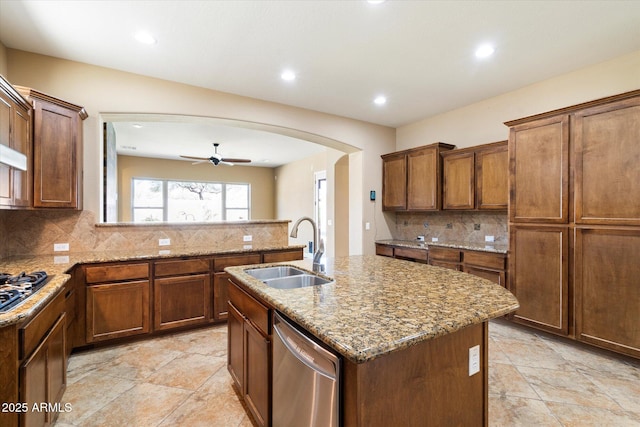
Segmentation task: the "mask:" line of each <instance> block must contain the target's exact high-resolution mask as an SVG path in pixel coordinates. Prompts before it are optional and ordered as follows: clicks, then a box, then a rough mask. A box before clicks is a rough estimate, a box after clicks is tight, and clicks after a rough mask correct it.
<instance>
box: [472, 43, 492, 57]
mask: <svg viewBox="0 0 640 427" xmlns="http://www.w3.org/2000/svg"><path fill="white" fill-rule="evenodd" d="M495 51H496V50H495V48H494V47H493V46H492V45H490V44H483V45H481V46H479V47H478V48H477V49H476V58H487V57H489V56H491V55H493V52H495Z"/></svg>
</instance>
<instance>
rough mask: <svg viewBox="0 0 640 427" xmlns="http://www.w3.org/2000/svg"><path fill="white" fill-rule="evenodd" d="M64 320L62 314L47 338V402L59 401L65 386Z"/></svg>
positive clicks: (65, 333)
mask: <svg viewBox="0 0 640 427" xmlns="http://www.w3.org/2000/svg"><path fill="white" fill-rule="evenodd" d="M66 321H67V319H66V316H65V315H63V316H62V317H61V318H60V320H58V322H57V323H56V325H55V326H54V327H53V329H52V330H51V333H50V335H49V338H48V340H47V341H48V343H47V376H48V383H49V384H48V400H47V401H48V402H60V401H61V400H62V395H63V394H64V391H65V389H66V387H67V352H66V338H67V324H66Z"/></svg>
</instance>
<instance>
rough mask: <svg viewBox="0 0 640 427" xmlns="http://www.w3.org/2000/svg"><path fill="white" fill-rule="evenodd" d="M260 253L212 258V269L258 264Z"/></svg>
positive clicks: (217, 270)
mask: <svg viewBox="0 0 640 427" xmlns="http://www.w3.org/2000/svg"><path fill="white" fill-rule="evenodd" d="M261 258H262V257H261V256H260V254H245V255H232V256H222V257H216V258H214V259H213V270H214V271H216V272H221V271H224V269H225V267H234V266H236V265H249V264H260V262H261Z"/></svg>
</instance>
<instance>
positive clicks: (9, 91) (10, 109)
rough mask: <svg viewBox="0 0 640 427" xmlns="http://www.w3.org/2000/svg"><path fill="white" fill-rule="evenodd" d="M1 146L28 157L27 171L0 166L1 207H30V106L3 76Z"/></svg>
mask: <svg viewBox="0 0 640 427" xmlns="http://www.w3.org/2000/svg"><path fill="white" fill-rule="evenodd" d="M0 144H2V145H4V146H7V147H9V148H11V149H12V150H15V151H18V152H19V153H22V154H24V155H25V156H26V157H27V170H26V171H23V170H20V169H17V168H14V167H11V166H7V165H5V164H0V206H6V207H29V206H31V194H32V185H31V184H32V183H31V174H32V169H33V166H32V155H31V106H30V105H29V104H28V103H27V102H26V101H25V100H24V99H23V98H22V96H20V94H19V93H18V92H17V91H16V90H15V89H14V88H13V87H12V86H11V85H10V84H9V83H8V82H7V81H6V80H4V78H2V77H1V76H0Z"/></svg>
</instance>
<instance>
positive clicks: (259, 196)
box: [118, 156, 276, 222]
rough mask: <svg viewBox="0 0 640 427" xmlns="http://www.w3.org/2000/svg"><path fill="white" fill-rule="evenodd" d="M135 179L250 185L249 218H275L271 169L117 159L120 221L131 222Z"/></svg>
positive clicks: (120, 157) (177, 161)
mask: <svg viewBox="0 0 640 427" xmlns="http://www.w3.org/2000/svg"><path fill="white" fill-rule="evenodd" d="M135 177H140V178H163V179H179V180H194V181H215V182H231V183H235V182H238V183H249V184H251V219H252V220H257V219H276V218H275V203H274V198H275V188H274V178H273V177H274V169H273V168H260V167H246V166H238V165H236V166H233V167H229V166H212V165H210V164H208V163H205V164H199V165H192V164H191V162H183V161H180V160H167V159H150V158H146V157H136V156H118V218H119V222H129V221H131V179H132V178H135Z"/></svg>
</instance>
